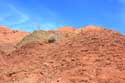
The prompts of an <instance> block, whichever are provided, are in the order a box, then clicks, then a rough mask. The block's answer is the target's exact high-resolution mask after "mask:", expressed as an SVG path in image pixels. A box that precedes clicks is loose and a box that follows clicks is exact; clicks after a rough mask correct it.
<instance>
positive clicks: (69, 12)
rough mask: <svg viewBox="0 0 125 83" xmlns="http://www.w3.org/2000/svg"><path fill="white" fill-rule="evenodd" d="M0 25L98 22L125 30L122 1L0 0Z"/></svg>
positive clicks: (52, 25) (29, 26)
mask: <svg viewBox="0 0 125 83" xmlns="http://www.w3.org/2000/svg"><path fill="white" fill-rule="evenodd" d="M0 25H4V26H8V27H11V28H12V29H18V30H25V31H33V30H36V29H37V27H38V26H41V29H44V30H49V29H56V28H58V27H61V26H73V27H77V28H79V27H83V26H86V25H97V26H103V27H107V28H110V29H114V30H117V31H118V32H121V33H125V0H0Z"/></svg>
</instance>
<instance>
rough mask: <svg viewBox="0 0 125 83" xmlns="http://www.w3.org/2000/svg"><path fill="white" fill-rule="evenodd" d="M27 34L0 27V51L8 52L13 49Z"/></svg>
mask: <svg viewBox="0 0 125 83" xmlns="http://www.w3.org/2000/svg"><path fill="white" fill-rule="evenodd" d="M28 34H29V33H28V32H23V31H17V30H11V29H9V28H7V27H4V26H0V50H3V51H5V52H10V51H11V50H13V49H14V46H15V45H16V44H17V42H19V41H20V40H22V38H24V37H25V36H26V35H28Z"/></svg>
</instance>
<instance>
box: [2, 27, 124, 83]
mask: <svg viewBox="0 0 125 83" xmlns="http://www.w3.org/2000/svg"><path fill="white" fill-rule="evenodd" d="M4 60H5V61H6V63H7V64H6V65H5V66H1V67H0V68H1V72H0V81H1V82H2V83H125V36H123V35H122V34H120V33H117V32H115V31H113V30H107V29H104V28H101V27H98V28H97V27H95V26H89V27H86V28H85V31H80V32H78V33H77V34H75V35H73V36H70V37H68V38H66V39H64V40H62V41H57V42H55V43H27V44H26V45H24V46H22V47H21V48H18V49H17V50H16V51H14V52H12V53H11V54H9V55H7V56H6V57H5V58H4Z"/></svg>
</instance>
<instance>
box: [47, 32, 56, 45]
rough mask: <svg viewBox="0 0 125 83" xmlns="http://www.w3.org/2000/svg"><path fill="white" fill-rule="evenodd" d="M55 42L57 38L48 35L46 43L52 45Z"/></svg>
mask: <svg viewBox="0 0 125 83" xmlns="http://www.w3.org/2000/svg"><path fill="white" fill-rule="evenodd" d="M56 40H57V36H56V35H55V34H50V35H49V37H48V40H47V41H48V43H53V42H55V41H56Z"/></svg>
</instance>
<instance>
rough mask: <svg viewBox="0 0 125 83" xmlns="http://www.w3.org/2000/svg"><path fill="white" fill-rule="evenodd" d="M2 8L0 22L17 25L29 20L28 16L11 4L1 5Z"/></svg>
mask: <svg viewBox="0 0 125 83" xmlns="http://www.w3.org/2000/svg"><path fill="white" fill-rule="evenodd" d="M2 7H3V10H4V11H2V14H0V23H2V24H5V25H9V26H11V25H19V24H22V23H24V22H26V21H28V20H29V17H28V16H27V15H26V14H24V13H23V12H21V11H20V10H18V9H17V8H16V7H15V6H13V5H12V4H7V5H6V6H2Z"/></svg>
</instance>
